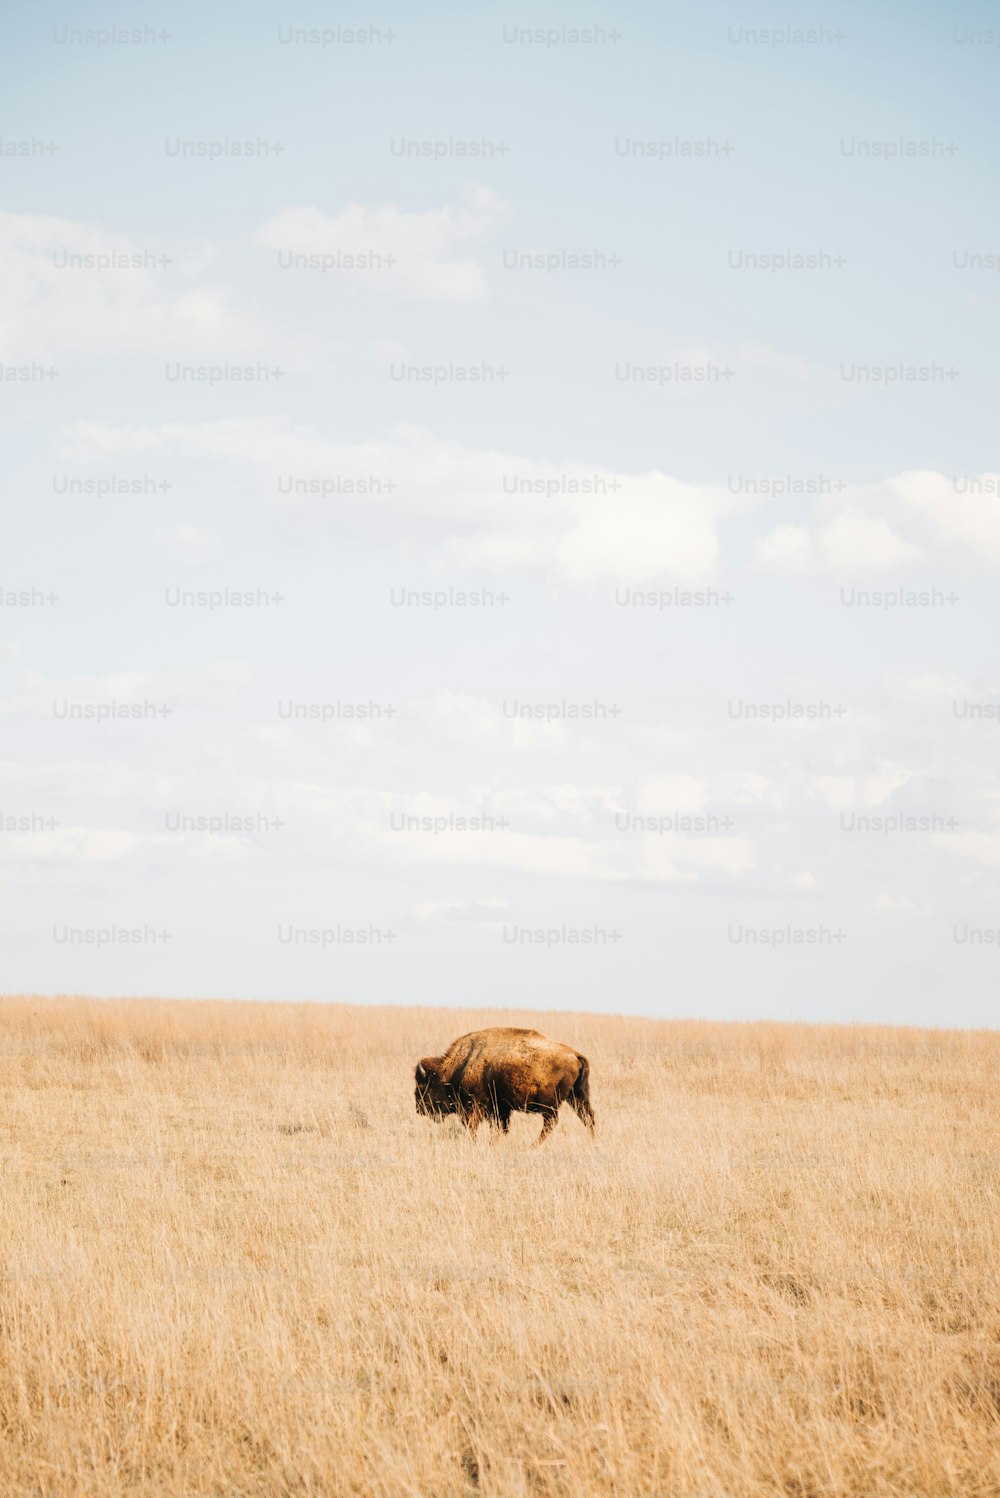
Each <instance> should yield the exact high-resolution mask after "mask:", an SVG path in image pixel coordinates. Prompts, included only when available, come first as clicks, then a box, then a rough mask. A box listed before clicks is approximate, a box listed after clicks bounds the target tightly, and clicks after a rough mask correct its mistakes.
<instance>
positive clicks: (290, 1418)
mask: <svg viewBox="0 0 1000 1498" xmlns="http://www.w3.org/2000/svg"><path fill="white" fill-rule="evenodd" d="M512 1021H513V1022H514V1023H518V1022H521V1023H529V1024H531V1023H536V1024H537V1025H538V1027H539V1028H541V1029H543V1030H544V1031H546V1033H548V1034H550V1035H552V1036H554V1037H556V1038H558V1039H561V1040H565V1041H568V1042H569V1043H571V1044H573V1045H575V1046H577V1047H578V1048H579V1049H580V1050H582V1051H584V1052H586V1053H587V1054H588V1055H589V1056H590V1059H591V1070H592V1093H593V1100H594V1106H595V1109H596V1111H597V1119H598V1136H597V1142H596V1145H595V1144H593V1143H591V1141H590V1140H589V1139H588V1137H587V1136H586V1134H585V1132H584V1130H583V1128H582V1127H581V1125H580V1124H579V1122H578V1121H577V1120H576V1119H575V1118H574V1117H573V1116H572V1114H571V1113H570V1112H569V1111H568V1110H563V1117H562V1119H561V1121H560V1124H559V1127H558V1129H557V1130H556V1132H555V1134H554V1135H553V1136H552V1138H551V1140H550V1141H549V1142H548V1143H547V1144H546V1145H545V1147H544V1148H543V1149H541V1150H537V1151H531V1150H529V1149H528V1145H529V1144H530V1142H531V1140H532V1139H533V1137H534V1136H535V1135H536V1134H537V1132H538V1128H539V1123H538V1120H537V1118H536V1119H533V1120H529V1119H526V1118H524V1117H522V1116H515V1119H514V1123H513V1127H512V1131H511V1135H510V1137H509V1138H506V1139H499V1140H495V1141H494V1142H491V1141H490V1139H489V1138H488V1137H487V1135H486V1134H485V1132H481V1133H480V1135H479V1137H478V1138H477V1139H476V1140H475V1141H474V1142H473V1141H471V1140H470V1139H469V1138H468V1137H467V1136H466V1135H465V1134H464V1133H463V1132H462V1131H461V1128H460V1126H459V1125H458V1124H457V1123H456V1122H455V1121H454V1120H451V1121H448V1122H446V1123H444V1124H441V1125H437V1126H436V1125H434V1124H433V1123H431V1122H429V1121H427V1120H424V1119H420V1118H418V1117H417V1116H416V1114H415V1112H414V1107H413V1084H412V1068H413V1063H414V1061H415V1059H416V1058H417V1057H418V1056H420V1055H422V1054H424V1053H426V1052H428V1051H431V1052H435V1051H439V1050H441V1049H443V1048H444V1046H445V1045H446V1043H447V1042H448V1041H449V1040H451V1039H452V1038H453V1037H454V1036H455V1035H457V1034H459V1033H461V1032H462V1031H463V1030H465V1029H469V1028H473V1027H476V1026H478V1025H480V1024H484V1023H491V1022H508V1023H509V1022H512ZM998 1074H1000V1035H997V1034H992V1033H977V1034H969V1033H948V1032H929V1031H912V1030H911V1031H906V1030H889V1029H875V1028H852V1029H834V1028H822V1029H821V1028H810V1027H807V1026H779V1025H722V1024H719V1025H713V1024H701V1023H656V1022H646V1021H642V1020H625V1019H612V1018H608V1017H595V1016H580V1015H565V1014H561V1015H543V1016H532V1017H529V1018H526V1017H524V1016H522V1017H520V1019H518V1017H516V1016H512V1015H500V1014H496V1013H491V1014H489V1015H484V1014H482V1013H475V1012H471V1013H470V1012H467V1013H456V1012H447V1011H432V1010H423V1011H421V1010H404V1009H397V1010H389V1009H350V1008H334V1007H319V1006H317V1007H309V1006H301V1005H296V1006H282V1005H269V1006H264V1005H242V1004H221V1003H204V1004H182V1003H158V1002H151V1001H123V1000H115V1001H106V1002H92V1001H87V1000H82V999H59V1000H53V1001H45V1000H33V999H27V998H24V999H8V1000H5V1001H3V1003H2V1006H0V1088H2V1105H0V1129H2V1133H0V1139H2V1161H3V1164H2V1176H0V1181H2V1188H0V1189H2V1201H0V1224H2V1228H0V1231H2V1285H0V1491H2V1493H3V1494H8V1493H9V1494H31V1495H43V1494H44V1495H47V1498H56V1495H58V1498H63V1495H70V1494H74V1495H76V1494H80V1495H87V1498H105V1495H125V1494H129V1495H132V1494H168V1493H169V1494H185V1495H195V1494H198V1495H200V1494H213V1495H219V1498H222V1495H226V1498H233V1495H247V1498H249V1495H255V1498H256V1495H260V1494H285V1495H289V1498H291V1495H296V1498H298V1495H301V1498H305V1495H319V1494H337V1495H340V1494H359V1495H360V1494H364V1495H370V1494H375V1495H385V1498H390V1495H391V1498H403V1495H412V1498H451V1495H455V1498H458V1495H467V1498H471V1495H494V1498H542V1495H553V1498H554V1495H574V1498H576V1495H589V1494H609V1495H610V1494H615V1495H618V1498H627V1495H640V1494H643V1495H645V1494H657V1495H667V1494H678V1495H686V1498H695V1495H699V1498H708V1495H713V1498H720V1495H723V1494H725V1495H732V1498H750V1495H753V1498H757V1495H787V1498H820V1495H824V1498H825V1495H830V1498H834V1495H837V1498H855V1495H857V1498H860V1495H862V1494H863V1495H866V1498H879V1495H889V1494H893V1495H898V1494H918V1495H922V1498H930V1495H934V1498H943V1495H945V1494H954V1495H959V1494H961V1495H963V1498H966V1495H986V1494H996V1493H998V1492H1000V1231H998V1229H1000V1212H998V1206H1000V1193H998V1183H1000V1105H998Z"/></svg>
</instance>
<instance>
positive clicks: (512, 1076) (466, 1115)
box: [416, 1026, 594, 1144]
mask: <svg viewBox="0 0 1000 1498" xmlns="http://www.w3.org/2000/svg"><path fill="white" fill-rule="evenodd" d="M416 1084H417V1086H416V1102H417V1112H418V1113H422V1114H425V1115H427V1116H430V1117H433V1118H441V1117H442V1116H444V1115H445V1114H448V1113H456V1114H457V1115H458V1116H459V1117H460V1118H461V1119H462V1121H463V1123H465V1124H466V1126H467V1127H468V1128H469V1129H470V1130H471V1132H472V1133H473V1134H475V1132H476V1129H477V1128H478V1127H479V1125H480V1123H481V1122H482V1120H483V1119H484V1118H485V1119H487V1120H488V1121H489V1123H491V1124H492V1125H493V1126H494V1127H495V1128H499V1129H502V1130H503V1132H504V1133H506V1132H507V1130H508V1129H509V1127H510V1115H511V1114H512V1113H513V1112H514V1110H515V1109H518V1110H520V1111H521V1112H524V1113H541V1114H542V1118H543V1123H542V1132H541V1134H540V1135H539V1136H538V1138H537V1139H536V1141H535V1143H536V1144H541V1143H542V1141H543V1140H544V1139H546V1138H547V1137H548V1135H549V1134H551V1132H552V1130H553V1129H554V1128H555V1126H556V1119H557V1117H558V1114H559V1105H560V1103H569V1105H570V1107H571V1108H572V1109H573V1110H574V1111H575V1112H576V1114H577V1115H578V1117H579V1118H580V1119H581V1120H582V1121H583V1123H585V1124H586V1126H587V1128H588V1129H589V1130H590V1132H591V1133H592V1134H593V1132H594V1110H593V1108H592V1107H591V1106H590V1064H589V1062H588V1061H587V1058H586V1056H581V1055H580V1053H579V1052H578V1051H574V1050H572V1049H571V1047H570V1046H568V1045H560V1043H559V1042H558V1041H557V1040H546V1038H545V1036H544V1035H540V1034H539V1032H538V1031H537V1030H515V1029H510V1028H508V1027H506V1026H494V1027H493V1028H492V1029H489V1030H473V1031H471V1032H470V1033H469V1034H468V1035H462V1036H460V1037H459V1039H458V1040H455V1041H453V1042H452V1044H451V1045H450V1046H449V1047H448V1049H447V1050H446V1051H445V1053H444V1055H443V1056H425V1057H424V1058H423V1060H421V1061H418V1062H417V1069H416Z"/></svg>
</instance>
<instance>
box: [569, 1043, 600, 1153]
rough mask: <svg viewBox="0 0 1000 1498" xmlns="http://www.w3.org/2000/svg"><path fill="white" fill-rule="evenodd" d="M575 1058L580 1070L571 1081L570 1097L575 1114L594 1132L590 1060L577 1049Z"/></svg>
mask: <svg viewBox="0 0 1000 1498" xmlns="http://www.w3.org/2000/svg"><path fill="white" fill-rule="evenodd" d="M576 1054H577V1060H578V1061H579V1063H580V1070H579V1072H578V1074H577V1078H576V1081H575V1082H574V1083H573V1094H572V1097H571V1099H570V1101H571V1103H572V1105H573V1108H574V1109H575V1111H576V1113H577V1116H578V1117H579V1118H580V1119H581V1120H582V1121H583V1122H584V1123H585V1124H586V1125H587V1128H588V1129H589V1130H590V1132H591V1133H593V1132H594V1124H595V1122H596V1120H595V1118H594V1110H593V1108H592V1107H591V1106H590V1062H589V1061H588V1060H587V1058H586V1056H581V1055H580V1053H579V1051H577V1053H576Z"/></svg>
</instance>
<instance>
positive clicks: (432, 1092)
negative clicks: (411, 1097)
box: [415, 1056, 455, 1118]
mask: <svg viewBox="0 0 1000 1498" xmlns="http://www.w3.org/2000/svg"><path fill="white" fill-rule="evenodd" d="M415 1077H416V1083H417V1087H416V1102H417V1112H418V1113H421V1114H423V1115H424V1116H425V1117H430V1118H440V1117H441V1115H442V1114H443V1113H454V1112H455V1094H454V1091H453V1090H452V1087H451V1085H450V1083H448V1082H442V1080H441V1073H440V1071H439V1070H438V1058H437V1057H436V1056H425V1057H424V1058H423V1060H422V1061H418V1062H417V1069H416V1073H415Z"/></svg>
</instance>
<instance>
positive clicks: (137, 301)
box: [0, 213, 263, 359]
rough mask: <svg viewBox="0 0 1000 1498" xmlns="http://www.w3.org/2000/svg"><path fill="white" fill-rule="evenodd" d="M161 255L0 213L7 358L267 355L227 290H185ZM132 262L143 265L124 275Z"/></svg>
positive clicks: (1, 327)
mask: <svg viewBox="0 0 1000 1498" xmlns="http://www.w3.org/2000/svg"><path fill="white" fill-rule="evenodd" d="M162 253H163V252H162V251H161V249H160V248H159V246H149V245H138V244H136V243H135V242H134V241H133V240H131V239H128V238H126V236H124V235H122V234H114V233H111V232H110V231H108V230H106V229H103V228H101V227H100V225H97V224H91V223H82V222H80V221H78V220H75V219H67V218H57V217H55V216H52V215H43V214H31V213H3V214H0V258H2V260H3V265H4V274H3V278H2V280H0V358H4V359H48V358H52V357H57V356H59V355H62V354H73V353H83V354H85V355H95V354H100V353H137V352H139V353H145V354H149V353H150V352H152V353H153V354H154V355H155V356H159V357H161V358H163V357H165V356H167V355H180V356H182V357H187V358H190V357H192V356H194V355H197V354H199V353H205V352H207V351H216V350H217V351H220V352H221V354H222V355H224V357H227V358H231V357H234V356H235V357H238V356H240V355H241V354H246V353H249V352H250V351H251V350H254V349H257V348H259V347H260V346H261V344H262V342H263V334H262V331H261V329H260V327H259V326H258V324H257V322H256V320H255V319H254V318H253V317H252V316H251V315H250V313H249V310H248V309H247V308H246V307H245V306H240V305H239V304H238V303H237V302H236V300H235V299H234V297H233V296H232V294H231V293H230V292H228V291H227V290H225V289H224V288H222V287H220V286H219V285H215V284H213V285H204V286H190V285H188V286H185V285H183V284H182V285H177V284H176V283H177V275H176V274H172V267H170V266H164V265H162V264H161V263H160V257H161V255H162ZM78 257H83V266H82V268H75V267H77V266H78V265H79V258H78ZM126 257H133V262H137V263H131V264H129V265H128V266H127V268H126V266H125V264H124V261H125V259H126ZM112 262H113V263H112ZM98 265H104V266H107V267H108V268H106V269H97V266H98Z"/></svg>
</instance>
